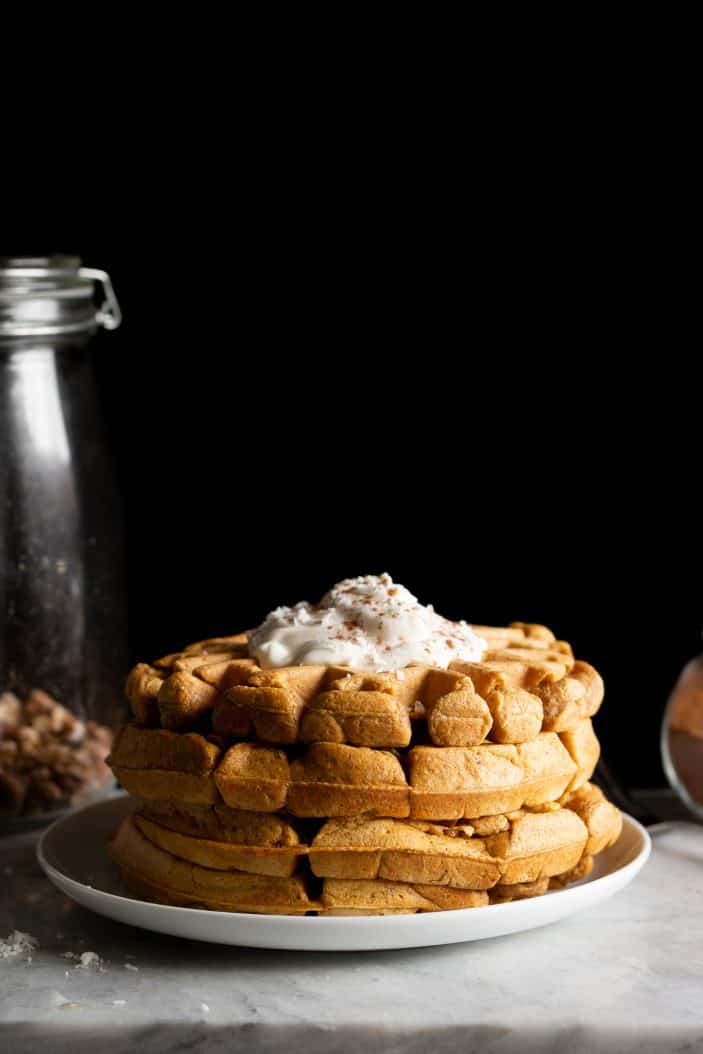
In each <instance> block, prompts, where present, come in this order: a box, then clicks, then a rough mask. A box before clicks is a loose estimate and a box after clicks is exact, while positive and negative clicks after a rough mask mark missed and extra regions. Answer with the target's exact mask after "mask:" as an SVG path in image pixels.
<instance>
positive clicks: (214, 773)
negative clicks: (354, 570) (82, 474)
mask: <svg viewBox="0 0 703 1054" xmlns="http://www.w3.org/2000/svg"><path fill="white" fill-rule="evenodd" d="M474 628H475V631H476V632H477V633H478V634H480V635H481V636H482V637H484V638H485V639H486V640H487V641H488V648H487V650H486V652H485V654H484V656H483V659H482V661H481V662H455V663H452V664H451V665H450V667H449V668H448V669H439V668H434V667H429V666H422V665H411V666H407V667H405V668H404V669H403V670H400V671H397V672H396V673H369V672H366V673H365V672H363V671H361V672H359V671H354V670H350V669H348V668H345V667H339V666H336V667H335V666H320V665H314V666H312V665H308V666H290V667H282V668H274V669H262V668H261V667H260V666H259V665H258V664H257V663H256V662H255V661H254V660H253V659H252V658H251V657H250V656H249V654H248V649H247V643H246V636H245V635H243V634H242V635H239V636H236V637H222V638H217V639H213V640H207V641H200V642H198V643H197V644H191V645H189V646H188V647H187V648H185V649H184V650H183V651H181V652H178V653H177V654H174V655H168V656H166V657H165V658H163V659H160V660H158V661H157V662H155V663H153V665H146V664H144V663H140V664H139V665H138V666H136V667H135V668H134V670H133V671H132V672H131V674H130V676H129V679H128V682H127V696H128V699H129V702H130V705H131V708H132V714H133V720H132V721H131V722H130V723H128V724H127V725H125V726H124V728H123V729H122V730H121V732H120V733H119V734H118V737H117V739H116V742H115V745H114V748H113V751H112V754H111V756H110V758H109V763H110V765H111V767H112V769H113V771H114V773H115V775H116V776H117V778H118V779H119V781H120V782H121V783H122V784H123V786H124V787H125V788H126V789H127V790H128V791H129V792H130V793H131V794H132V795H133V796H134V798H135V808H134V811H133V812H132V814H131V815H130V816H129V817H128V818H127V819H126V820H125V821H124V822H123V824H122V826H121V827H120V829H119V831H118V832H117V834H116V836H115V838H114V839H113V842H112V844H111V851H112V854H113V857H114V858H115V860H116V861H117V862H118V864H119V866H120V868H121V871H122V874H123V878H124V881H125V883H126V885H127V886H128V887H129V889H130V890H131V892H133V893H134V894H136V895H137V896H139V897H141V898H143V899H146V900H154V901H159V902H161V903H167V904H179V905H188V906H197V907H207V908H212V909H215V910H219V911H246V912H258V913H264V914H285V915H297V914H301V915H302V914H312V913H317V914H324V915H357V914H359V915H368V914H373V915H377V914H378V915H381V914H410V913H414V912H418V911H438V910H444V909H449V908H466V907H476V906H480V905H485V904H489V903H499V902H504V901H509V900H513V899H516V898H522V897H530V896H536V895H539V894H542V893H545V892H547V890H549V889H552V888H555V887H562V886H564V885H565V884H567V883H568V882H572V881H575V880H577V879H579V878H581V877H583V876H584V875H586V874H588V872H589V871H590V869H591V867H592V865H593V857H594V855H595V854H597V853H599V852H601V851H602V850H603V849H604V848H606V847H607V846H609V845H612V844H613V843H614V842H615V840H616V839H617V837H618V835H619V833H620V826H621V818H620V814H619V812H618V810H617V809H616V808H615V807H614V806H613V805H611V804H610V803H609V802H608V801H607V800H606V799H605V797H604V796H603V794H602V792H601V791H600V790H599V789H598V788H597V787H595V786H593V785H592V784H591V783H589V780H590V778H591V775H592V773H593V770H594V768H595V765H596V762H597V760H598V755H599V745H598V740H597V739H596V736H595V733H594V731H593V726H592V724H591V717H592V716H593V715H594V714H595V712H596V711H597V710H598V707H599V706H600V703H601V701H602V698H603V683H602V681H601V678H600V676H599V675H598V673H597V672H596V671H595V670H594V669H593V667H592V666H589V665H588V664H587V663H585V662H581V661H578V660H575V659H574V657H573V655H572V651H571V648H570V647H569V645H568V644H567V643H565V642H564V641H557V640H555V638H554V635H553V634H552V633H551V632H550V631H549V630H548V629H546V628H545V627H543V626H535V625H530V624H525V623H513V624H512V625H511V626H509V627H505V628H497V627H487V626H483V627H481V626H476V627H474Z"/></svg>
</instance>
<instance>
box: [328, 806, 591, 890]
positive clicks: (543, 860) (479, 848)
mask: <svg viewBox="0 0 703 1054" xmlns="http://www.w3.org/2000/svg"><path fill="white" fill-rule="evenodd" d="M505 821H506V824H505V829H504V830H503V831H500V832H496V833H495V834H490V835H488V836H487V837H485V838H482V837H480V836H478V835H476V834H475V831H474V828H473V827H471V826H455V827H452V826H444V825H439V824H428V823H408V822H406V821H402V820H363V819H359V818H356V817H355V818H353V819H350V820H329V821H328V822H327V823H326V824H325V825H324V827H323V828H322V830H321V831H320V832H319V834H318V835H317V836H316V837H315V839H314V841H313V843H312V846H311V847H310V850H309V858H310V866H311V868H312V870H313V872H314V873H315V874H316V875H318V876H319V877H322V878H347V879H386V880H390V881H402V882H411V883H415V882H419V883H421V884H425V885H450V886H454V887H459V888H466V889H474V890H484V889H491V888H492V887H493V886H495V885H496V884H498V883H515V882H529V881H534V880H536V879H538V878H542V877H545V876H546V877H550V876H551V875H554V874H559V873H560V872H563V871H567V870H569V869H570V868H572V867H575V866H576V864H577V863H578V862H579V860H580V859H581V856H582V855H583V852H584V850H585V847H586V842H587V840H588V828H587V826H586V824H585V823H584V822H583V821H582V820H581V818H580V817H579V816H578V815H577V814H576V813H575V812H573V811H571V810H570V809H568V808H559V807H555V808H554V810H550V811H548V812H544V813H541V812H520V813H517V814H511V816H510V817H505Z"/></svg>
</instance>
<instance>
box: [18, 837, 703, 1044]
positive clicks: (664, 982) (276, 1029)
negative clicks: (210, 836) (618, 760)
mask: <svg viewBox="0 0 703 1054" xmlns="http://www.w3.org/2000/svg"><path fill="white" fill-rule="evenodd" d="M35 841H36V836H34V835H21V836H14V837H12V838H6V839H4V840H3V841H0V883H1V886H0V888H1V889H2V896H1V899H0V937H5V936H6V935H7V934H8V933H10V932H11V931H12V930H14V929H19V930H24V931H27V932H29V933H31V934H33V935H34V936H35V937H37V938H38V939H39V942H40V947H39V949H38V950H37V951H35V952H34V954H33V956H32V961H31V963H30V962H27V961H25V960H24V959H22V958H14V959H0V1040H2V1042H0V1048H2V1050H3V1051H5V1050H7V1051H8V1052H12V1054H24V1052H25V1051H27V1052H29V1051H31V1052H33V1054H34V1052H38V1051H42V1052H43V1051H46V1052H47V1054H54V1052H60V1054H63V1052H67V1054H68V1052H70V1054H83V1052H84V1051H86V1052H87V1051H90V1052H91V1054H102V1052H105V1054H112V1052H122V1051H124V1052H127V1051H130V1052H132V1051H135V1050H136V1051H137V1052H138V1054H152V1052H166V1051H191V1050H203V1051H207V1052H218V1051H225V1050H226V1051H239V1050H241V1051H243V1052H246V1054H250V1052H251V1054H258V1052H260V1051H277V1050H282V1051H286V1052H288V1054H297V1052H298V1051H306V1052H307V1054H319V1052H323V1051H334V1052H336V1054H344V1052H346V1051H352V1050H353V1051H355V1052H362V1051H365V1050H369V1051H373V1052H374V1054H387V1052H398V1054H400V1052H401V1051H402V1052H403V1054H434V1052H444V1051H451V1052H453V1054H454V1052H456V1054H464V1052H470V1051H471V1052H473V1051H480V1052H485V1054H513V1052H518V1051H519V1052H521V1054H529V1052H531V1051H553V1052H555V1054H556V1052H560V1054H561V1052H565V1054H593V1052H595V1051H600V1050H607V1051H613V1052H615V1051H617V1052H619V1054H628V1052H631V1051H633V1052H634V1051H637V1052H638V1054H649V1052H660V1051H677V1052H682V1054H683V1052H687V1054H689V1052H693V1051H703V827H696V826H694V825H692V824H687V823H676V824H674V825H673V826H672V827H671V828H670V829H669V830H667V831H664V832H660V833H658V834H657V835H656V836H655V841H654V851H653V854H652V857H651V859H650V862H649V863H648V865H647V866H646V868H645V869H644V871H643V872H642V874H641V875H640V876H639V877H638V878H637V879H636V880H635V882H634V883H633V884H632V885H631V886H629V887H628V888H627V889H626V890H624V891H623V892H622V893H620V894H619V895H617V896H616V897H614V898H613V899H612V900H609V901H607V902H605V903H604V904H601V905H600V906H598V907H597V908H595V909H593V910H590V911H587V912H584V913H582V914H581V915H577V916H574V917H573V918H571V919H567V920H566V921H564V922H560V923H558V924H556V925H553V926H549V927H546V928H544V929H538V930H532V931H530V932H527V933H521V934H516V935H513V936H510V937H501V938H496V939H493V940H488V941H481V942H477V943H474V944H464V945H452V946H449V947H446V948H432V949H424V950H423V949H418V950H414V951H402V952H373V953H352V954H349V953H347V954H322V953H293V952H266V951H257V950H250V949H246V948H227V947H224V946H221V945H208V944H203V943H198V942H191V941H185V940H180V939H177V938H173V937H165V936H160V935H157V934H152V933H147V932H144V931H141V930H137V929H133V928H130V927H128V926H123V925H120V924H118V923H116V922H111V921H109V920H107V919H104V918H100V917H98V916H96V915H92V914H90V913H89V912H88V911H85V910H84V909H82V908H80V907H78V906H76V905H75V904H73V903H72V902H71V901H70V900H68V899H66V898H65V897H64V896H62V895H61V894H60V893H58V892H57V891H56V890H55V889H54V888H53V887H52V886H51V885H50V884H49V882H48V881H47V880H46V879H45V878H44V876H43V875H42V873H41V871H40V870H39V867H38V865H37V864H36V862H35V859H34V845H35ZM85 951H93V952H97V953H98V954H99V955H100V956H102V957H103V959H104V960H105V963H104V967H103V970H102V971H100V970H95V969H88V970H84V969H77V968H76V966H75V960H74V959H66V958H63V957H62V956H63V953H65V952H71V953H74V954H80V953H82V952H85ZM127 964H130V965H131V966H133V967H136V969H128V968H127ZM116 1001H119V1002H116Z"/></svg>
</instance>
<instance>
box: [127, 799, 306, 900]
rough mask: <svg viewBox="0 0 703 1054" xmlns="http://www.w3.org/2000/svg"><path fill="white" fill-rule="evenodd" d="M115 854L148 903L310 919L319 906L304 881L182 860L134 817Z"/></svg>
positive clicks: (129, 882)
mask: <svg viewBox="0 0 703 1054" xmlns="http://www.w3.org/2000/svg"><path fill="white" fill-rule="evenodd" d="M110 852H111V854H112V856H113V858H114V859H115V860H116V861H117V863H118V864H119V866H120V868H121V870H122V875H123V878H124V880H125V883H126V885H127V886H128V888H129V889H130V890H132V891H133V892H135V893H136V894H137V895H138V896H140V897H144V898H146V899H148V900H158V901H160V902H161V903H166V904H181V905H188V906H190V907H209V908H213V909H214V910H217V911H250V912H254V913H258V914H261V913H264V914H267V915H270V914H281V915H304V914H305V913H306V912H308V911H310V910H312V909H313V908H314V906H315V905H314V904H313V903H312V902H311V901H310V898H309V896H308V891H307V888H306V882H305V879H304V878H303V877H300V876H293V877H290V878H281V877H275V876H271V875H253V874H246V873H244V872H241V871H223V870H214V869H212V868H206V867H200V866H199V865H197V864H193V863H190V862H186V861H184V860H180V859H179V858H178V857H176V856H173V855H172V854H171V853H168V852H165V851H164V850H163V849H159V848H158V847H157V846H156V845H154V844H153V843H152V842H151V841H149V839H148V838H146V837H145V836H144V834H143V833H142V832H141V831H140V830H139V829H138V827H137V825H136V823H135V822H134V820H133V819H132V817H127V819H126V820H124V821H123V823H122V824H121V826H120V828H119V830H118V831H117V834H116V835H115V837H114V839H113V841H112V843H111V845H110Z"/></svg>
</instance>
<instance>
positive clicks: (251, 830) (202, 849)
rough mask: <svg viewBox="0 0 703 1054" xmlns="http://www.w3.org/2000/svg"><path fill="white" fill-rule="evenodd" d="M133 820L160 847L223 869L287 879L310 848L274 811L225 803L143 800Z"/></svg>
mask: <svg viewBox="0 0 703 1054" xmlns="http://www.w3.org/2000/svg"><path fill="white" fill-rule="evenodd" d="M134 822H135V824H136V826H137V827H138V828H139V830H140V832H141V833H142V834H143V835H144V836H145V837H146V838H148V839H149V841H150V842H152V843H153V844H154V845H156V846H158V848H160V849H164V850H166V851H167V852H169V853H172V854H173V855H174V856H177V857H180V858H181V859H183V860H190V861H191V862H192V863H194V864H201V865H202V866H203V867H210V868H215V869H221V870H225V871H247V872H250V873H251V874H255V875H278V876H280V877H283V878H287V877H290V876H291V875H292V874H293V872H294V871H295V868H296V866H297V863H298V860H299V858H300V856H302V855H305V854H307V851H308V847H307V845H305V844H302V843H301V839H300V835H299V834H298V831H297V830H296V829H295V827H294V826H293V824H292V823H291V822H290V821H289V820H288V819H287V818H286V817H283V816H278V815H277V814H275V813H256V812H240V811H239V810H237V809H230V808H228V807H227V806H226V805H209V806H197V805H192V806H189V807H188V806H177V805H173V804H172V803H169V802H142V803H141V805H140V808H139V809H138V811H137V812H136V813H135V815H134Z"/></svg>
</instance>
